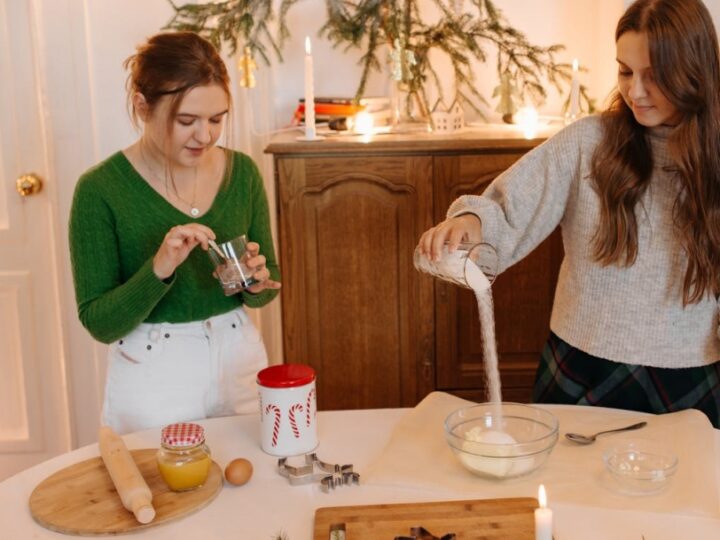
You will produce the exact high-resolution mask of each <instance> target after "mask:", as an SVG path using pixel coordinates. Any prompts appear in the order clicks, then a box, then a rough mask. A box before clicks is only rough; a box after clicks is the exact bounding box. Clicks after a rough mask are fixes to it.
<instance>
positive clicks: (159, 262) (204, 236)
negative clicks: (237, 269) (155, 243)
mask: <svg viewBox="0 0 720 540" xmlns="http://www.w3.org/2000/svg"><path fill="white" fill-rule="evenodd" d="M208 240H215V233H214V232H213V231H212V229H210V228H209V227H206V226H205V225H201V224H199V223H188V224H186V225H176V226H175V227H173V228H172V229H170V230H169V231H168V232H167V234H166V235H165V238H164V239H163V243H162V244H160V248H159V249H158V250H157V253H155V256H154V257H153V271H154V272H155V275H156V276H157V277H158V278H159V279H167V278H169V277H170V276H172V275H173V272H175V269H176V268H177V267H178V266H180V265H181V264H182V263H183V262H184V261H185V259H187V258H188V255H190V252H191V251H192V250H193V249H195V248H196V247H197V246H198V245H200V246H202V248H203V249H204V250H205V251H207V250H208Z"/></svg>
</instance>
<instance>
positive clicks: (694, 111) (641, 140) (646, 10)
mask: <svg viewBox="0 0 720 540" xmlns="http://www.w3.org/2000/svg"><path fill="white" fill-rule="evenodd" d="M629 31H632V32H638V33H644V34H646V35H647V39H648V44H649V49H650V64H651V66H652V69H653V76H654V78H655V82H656V84H657V86H658V88H659V90H660V91H661V92H662V93H663V95H664V96H665V97H666V98H667V99H668V100H669V101H670V102H671V103H672V104H673V105H674V106H675V108H676V109H677V110H678V112H679V113H680V117H681V120H680V123H679V124H678V125H677V126H676V127H675V128H673V129H672V130H671V132H670V135H669V137H668V151H669V154H670V157H671V159H672V161H673V170H674V171H675V172H677V175H678V177H679V179H680V184H681V188H680V193H679V196H678V198H677V200H676V202H675V206H674V209H673V222H674V224H675V228H676V230H677V233H678V235H679V238H680V240H681V243H682V246H683V248H684V250H685V253H686V256H687V268H686V270H685V277H684V280H683V305H687V304H691V303H695V302H699V301H700V300H702V299H703V298H704V297H705V295H706V294H718V292H720V59H719V58H720V57H719V55H718V41H717V35H716V33H715V27H714V25H713V21H712V18H711V17H710V14H709V13H708V11H707V9H706V8H705V6H704V5H703V4H702V2H701V1H700V0H680V1H679V0H637V1H636V2H635V3H633V4H632V5H631V6H630V7H629V8H628V9H627V11H626V12H625V14H624V15H623V16H622V18H621V19H620V21H619V22H618V25H617V29H616V31H615V40H616V41H617V40H618V39H619V38H620V36H622V35H623V34H624V33H625V32H629ZM601 118H602V122H603V127H604V134H603V140H602V141H601V143H600V144H599V145H598V147H597V150H596V151H595V154H594V156H593V161H592V177H593V179H594V182H595V188H596V191H597V193H598V196H599V198H600V203H601V211H600V227H599V229H598V231H597V233H596V234H595V237H594V239H593V248H594V255H595V257H596V260H598V261H599V262H600V263H602V264H606V265H607V264H617V265H620V266H630V265H632V264H633V263H634V262H635V260H636V258H637V251H638V231H637V219H636V215H635V211H636V206H637V205H638V203H639V201H640V199H641V197H642V195H643V194H644V193H645V191H646V190H647V188H648V185H649V183H650V178H651V176H652V172H653V156H652V148H651V146H650V144H649V142H648V139H647V137H646V128H645V127H643V126H642V125H640V124H639V123H638V122H637V121H636V120H635V118H634V116H633V113H632V110H631V109H630V108H629V107H628V105H627V104H626V103H625V101H624V100H623V98H622V96H621V95H620V93H619V91H616V92H615V93H614V94H613V96H612V98H611V101H610V105H609V107H608V109H607V110H606V111H605V112H603V114H602V116H601Z"/></svg>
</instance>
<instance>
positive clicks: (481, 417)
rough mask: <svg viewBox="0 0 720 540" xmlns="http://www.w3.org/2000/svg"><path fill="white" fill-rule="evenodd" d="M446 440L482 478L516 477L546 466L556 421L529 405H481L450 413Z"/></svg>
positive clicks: (550, 415) (555, 431)
mask: <svg viewBox="0 0 720 540" xmlns="http://www.w3.org/2000/svg"><path fill="white" fill-rule="evenodd" d="M445 438H446V440H447V442H448V444H449V445H450V448H451V449H452V451H453V453H454V454H455V456H456V457H457V458H458V460H459V461H460V463H462V465H463V466H464V467H465V468H466V469H467V470H468V471H470V472H472V473H474V474H477V475H478V476H482V477H485V478H492V479H506V478H515V477H518V476H523V475H526V474H530V473H531V472H533V471H534V470H536V469H537V468H538V467H540V466H541V465H542V464H543V463H545V460H546V459H547V457H548V456H549V455H550V452H552V449H553V447H554V446H555V443H556V442H557V440H558V420H557V418H556V417H555V416H554V415H553V414H551V413H549V412H548V411H546V410H543V409H540V408H537V407H533V406H531V405H522V404H519V403H507V402H503V403H501V404H496V403H480V404H478V405H471V406H469V407H464V408H462V409H458V410H457V411H455V412H453V413H452V414H450V415H449V416H448V417H447V419H446V420H445Z"/></svg>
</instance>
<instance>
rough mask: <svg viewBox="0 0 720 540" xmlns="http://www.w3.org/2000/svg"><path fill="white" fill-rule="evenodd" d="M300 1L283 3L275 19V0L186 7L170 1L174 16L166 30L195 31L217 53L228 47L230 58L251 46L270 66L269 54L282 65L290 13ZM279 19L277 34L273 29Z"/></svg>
mask: <svg viewBox="0 0 720 540" xmlns="http://www.w3.org/2000/svg"><path fill="white" fill-rule="evenodd" d="M298 1H299V0H282V1H281V3H280V8H279V13H278V15H277V16H276V14H275V10H274V8H273V0H226V1H224V2H208V3H199V4H190V3H188V4H183V5H176V4H175V3H174V2H173V1H172V0H168V2H169V3H170V5H171V6H172V8H173V10H174V11H175V14H174V15H173V16H172V18H171V19H170V21H168V23H167V24H166V25H165V27H164V29H167V30H184V31H190V32H195V33H197V34H200V35H201V36H203V37H204V38H206V39H207V40H208V41H210V42H211V43H212V44H213V45H215V47H216V48H217V49H218V50H220V49H222V47H223V45H227V47H228V52H229V54H230V55H234V54H235V53H236V52H237V50H238V48H240V49H243V48H244V47H249V48H250V50H251V51H252V52H253V53H257V54H259V55H260V57H261V58H262V59H263V61H264V62H265V64H267V65H269V64H270V54H269V53H270V51H272V52H273V53H274V54H275V56H277V58H278V60H280V61H281V62H282V52H281V51H282V47H283V44H284V41H285V40H286V39H287V38H288V37H289V36H290V31H289V30H288V27H287V23H286V16H287V12H288V10H289V9H290V8H291V7H292V6H293V4H295V3H297V2H298ZM276 19H277V21H278V29H277V35H275V34H274V33H273V31H272V30H271V28H270V25H271V23H272V22H274V21H275V20H276Z"/></svg>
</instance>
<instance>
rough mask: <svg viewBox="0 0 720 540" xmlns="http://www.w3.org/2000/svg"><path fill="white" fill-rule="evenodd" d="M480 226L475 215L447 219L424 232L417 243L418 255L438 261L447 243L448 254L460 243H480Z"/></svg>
mask: <svg viewBox="0 0 720 540" xmlns="http://www.w3.org/2000/svg"><path fill="white" fill-rule="evenodd" d="M481 240H482V226H481V223H480V219H479V218H478V217H477V216H476V215H475V214H462V215H460V216H456V217H452V218H448V219H446V220H445V221H442V222H440V223H438V224H437V225H435V227H432V228H430V229H428V230H427V231H425V232H424V233H423V235H422V236H421V237H420V241H419V242H418V249H419V250H420V253H421V254H423V255H425V256H426V257H427V258H428V259H430V260H431V261H437V260H439V259H440V255H441V253H442V249H443V246H444V245H445V243H446V242H447V248H448V252H450V253H452V252H453V251H455V250H456V249H457V247H458V245H459V244H460V242H480V241H481Z"/></svg>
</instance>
